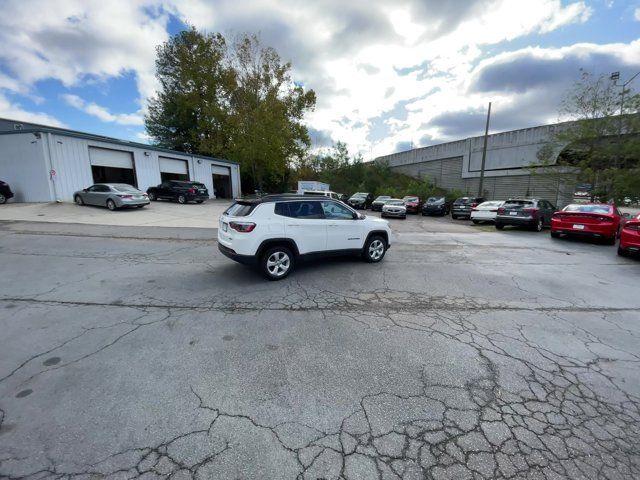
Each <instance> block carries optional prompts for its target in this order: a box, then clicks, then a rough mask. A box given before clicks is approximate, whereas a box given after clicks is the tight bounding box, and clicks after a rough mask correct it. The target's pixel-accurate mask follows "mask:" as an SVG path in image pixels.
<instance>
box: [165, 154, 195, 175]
mask: <svg viewBox="0 0 640 480" xmlns="http://www.w3.org/2000/svg"><path fill="white" fill-rule="evenodd" d="M160 172H162V173H175V174H177V175H189V168H188V166H187V161H186V160H178V159H176V158H167V157H160Z"/></svg>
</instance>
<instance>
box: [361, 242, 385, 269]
mask: <svg viewBox="0 0 640 480" xmlns="http://www.w3.org/2000/svg"><path fill="white" fill-rule="evenodd" d="M386 252H387V242H385V240H384V238H382V237H381V236H379V235H373V236H371V237H370V238H369V240H367V243H365V244H364V251H363V252H362V254H363V256H364V259H365V260H366V261H367V262H369V263H376V262H379V261H380V260H382V259H383V258H384V254H385V253H386Z"/></svg>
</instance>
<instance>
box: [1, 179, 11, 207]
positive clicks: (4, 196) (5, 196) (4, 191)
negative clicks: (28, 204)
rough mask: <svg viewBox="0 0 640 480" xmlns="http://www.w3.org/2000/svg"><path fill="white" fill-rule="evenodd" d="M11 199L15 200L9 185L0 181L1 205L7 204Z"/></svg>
mask: <svg viewBox="0 0 640 480" xmlns="http://www.w3.org/2000/svg"><path fill="white" fill-rule="evenodd" d="M10 198H13V192H12V191H11V188H9V184H8V183H6V182H3V181H2V180H0V205H2V204H3V203H7V200H9V199H10Z"/></svg>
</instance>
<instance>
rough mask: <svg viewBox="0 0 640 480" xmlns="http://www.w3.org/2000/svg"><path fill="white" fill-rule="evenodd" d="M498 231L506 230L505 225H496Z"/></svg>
mask: <svg viewBox="0 0 640 480" xmlns="http://www.w3.org/2000/svg"><path fill="white" fill-rule="evenodd" d="M496 230H504V225H503V224H501V223H496Z"/></svg>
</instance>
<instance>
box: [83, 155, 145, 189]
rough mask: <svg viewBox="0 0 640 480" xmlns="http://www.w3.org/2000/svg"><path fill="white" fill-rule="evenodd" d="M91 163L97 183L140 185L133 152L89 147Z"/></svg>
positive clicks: (94, 179)
mask: <svg viewBox="0 0 640 480" xmlns="http://www.w3.org/2000/svg"><path fill="white" fill-rule="evenodd" d="M89 161H90V162H91V173H92V174H93V181H94V182H95V183H126V184H128V185H133V186H134V187H136V186H137V185H138V183H137V180H136V174H135V170H134V168H133V153H131V152H125V151H122V150H109V149H107V148H97V147H89Z"/></svg>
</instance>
